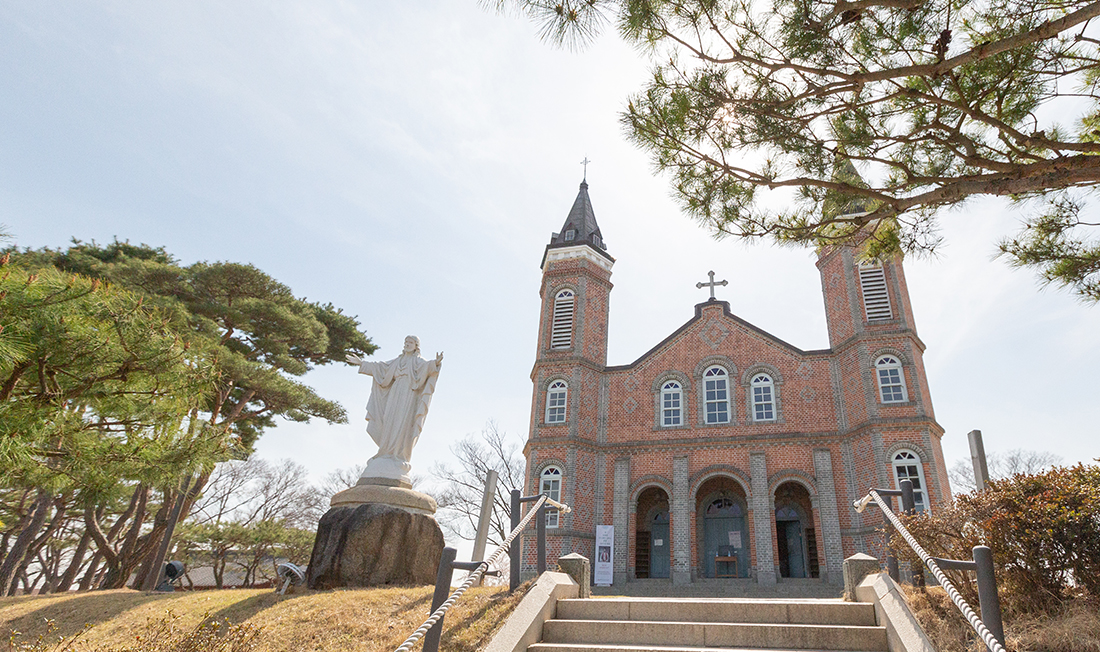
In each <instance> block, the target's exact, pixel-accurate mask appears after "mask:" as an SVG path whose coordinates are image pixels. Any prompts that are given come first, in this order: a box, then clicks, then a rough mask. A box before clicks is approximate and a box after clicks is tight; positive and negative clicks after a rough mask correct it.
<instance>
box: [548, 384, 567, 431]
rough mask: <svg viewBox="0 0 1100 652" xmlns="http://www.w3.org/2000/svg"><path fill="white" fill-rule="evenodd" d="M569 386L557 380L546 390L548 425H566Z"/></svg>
mask: <svg viewBox="0 0 1100 652" xmlns="http://www.w3.org/2000/svg"><path fill="white" fill-rule="evenodd" d="M568 394H569V385H567V384H565V381H564V380H555V381H554V382H552V383H550V386H549V387H547V388H546V423H565V398H566V396H567V395H568Z"/></svg>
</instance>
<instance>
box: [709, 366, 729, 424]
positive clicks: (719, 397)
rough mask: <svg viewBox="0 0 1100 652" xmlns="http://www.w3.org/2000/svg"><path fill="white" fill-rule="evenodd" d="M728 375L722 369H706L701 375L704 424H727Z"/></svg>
mask: <svg viewBox="0 0 1100 652" xmlns="http://www.w3.org/2000/svg"><path fill="white" fill-rule="evenodd" d="M729 386H730V383H729V373H728V372H727V371H726V369H725V368H724V367H720V366H718V365H715V366H713V367H708V368H707V370H706V371H705V372H704V373H703V401H704V405H705V408H704V409H705V412H704V414H703V421H704V422H706V423H729V421H730V391H729Z"/></svg>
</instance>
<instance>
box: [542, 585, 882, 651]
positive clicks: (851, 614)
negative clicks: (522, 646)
mask: <svg viewBox="0 0 1100 652" xmlns="http://www.w3.org/2000/svg"><path fill="white" fill-rule="evenodd" d="M748 649H753V650H759V649H768V650H783V651H793V650H801V651H808V650H813V651H823V650H849V651H859V652H886V650H887V647H886V628H885V627H880V626H878V625H877V624H876V623H875V612H874V606H873V605H871V604H862V603H853V602H841V601H840V600H746V599H683V598H680V599H661V598H594V599H588V600H560V601H558V604H557V612H556V614H555V617H554V618H553V619H552V620H548V621H546V623H545V624H544V625H543V630H542V642H541V643H535V644H533V645H531V646H530V647H529V648H528V652H735V651H737V652H739V651H741V650H748Z"/></svg>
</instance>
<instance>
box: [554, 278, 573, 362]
mask: <svg viewBox="0 0 1100 652" xmlns="http://www.w3.org/2000/svg"><path fill="white" fill-rule="evenodd" d="M572 345H573V291H572V290H562V291H561V292H558V295H557V296H556V297H554V325H553V326H552V327H551V329H550V348H551V349H568V348H569V347H570V346H572Z"/></svg>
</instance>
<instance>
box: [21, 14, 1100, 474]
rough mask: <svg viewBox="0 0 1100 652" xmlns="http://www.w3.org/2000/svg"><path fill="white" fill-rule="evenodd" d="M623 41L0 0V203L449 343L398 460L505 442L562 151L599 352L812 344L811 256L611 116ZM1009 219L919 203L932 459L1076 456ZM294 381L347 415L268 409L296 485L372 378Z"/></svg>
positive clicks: (1059, 336)
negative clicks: (926, 240) (704, 316)
mask: <svg viewBox="0 0 1100 652" xmlns="http://www.w3.org/2000/svg"><path fill="white" fill-rule="evenodd" d="M648 69H649V62H648V61H647V60H646V58H645V56H643V55H642V54H641V53H639V52H638V51H636V50H635V49H633V48H631V47H630V46H628V45H626V44H624V43H623V42H622V41H621V40H620V39H619V38H618V37H617V36H616V35H615V34H614V33H613V32H608V33H606V34H604V35H603V36H602V37H601V38H599V39H598V40H597V41H596V42H595V43H594V44H592V45H591V46H590V47H588V48H587V49H585V50H583V51H580V52H570V51H564V50H561V49H557V48H555V47H553V46H551V45H549V44H547V43H544V42H542V41H540V40H539V38H538V33H537V27H536V26H535V25H533V24H531V23H530V22H528V21H527V20H525V19H524V18H522V17H517V16H509V15H499V14H497V13H494V12H491V11H488V10H485V9H484V8H482V7H481V6H480V5H479V4H478V3H477V2H475V0H448V1H431V0H423V1H418V2H379V1H373V2H372V1H364V2H358V3H356V2H347V1H329V0H310V1H308V2H307V1H304V0H302V1H296V0H265V1H263V2H255V1H241V2H233V3H224V2H214V1H200V0H191V1H188V2H176V1H164V2H157V3H138V2H109V1H104V2H97V3H42V2H31V1H21V0H12V1H10V2H5V3H0V89H2V90H0V223H2V224H4V225H6V227H7V230H8V231H9V232H10V233H11V234H12V235H13V237H14V240H15V243H16V244H17V245H19V246H25V247H28V246H29V247H43V246H49V247H63V246H66V245H67V243H68V242H69V240H70V238H74V237H75V238H79V239H81V240H85V241H88V240H96V241H99V242H106V241H110V240H111V239H112V238H115V237H117V238H119V239H120V240H130V241H131V242H135V243H147V244H150V245H156V246H164V247H165V248H166V249H167V250H168V251H169V252H171V253H172V254H173V255H175V256H176V257H177V258H179V259H180V260H181V261H182V262H184V263H191V262H195V261H199V260H209V261H235V262H245V263H251V264H254V265H256V266H257V267H259V268H260V269H262V270H264V271H265V272H267V273H269V274H271V275H272V276H273V277H275V278H276V279H278V280H279V281H281V282H283V283H285V284H287V285H289V286H290V287H291V288H292V289H293V291H294V292H295V293H296V294H297V295H299V296H302V297H306V298H308V299H310V300H312V301H323V302H332V303H333V304H335V305H336V306H338V307H341V308H343V309H344V311H345V312H347V313H349V314H353V315H358V318H359V320H360V321H361V323H362V326H363V328H364V330H365V331H366V332H367V333H368V334H369V335H370V337H371V338H372V339H373V340H374V342H375V343H376V344H378V345H379V346H380V347H381V348H380V349H379V351H378V352H377V354H376V355H375V357H374V358H373V359H376V360H388V359H391V358H393V357H395V356H396V355H397V354H398V353H399V352H400V349H401V345H402V341H403V339H404V337H405V336H406V335H409V334H415V335H417V336H419V337H420V340H421V345H422V349H423V353H424V355H425V357H429V356H430V355H432V354H434V353H435V352H437V351H442V352H444V354H445V360H444V365H443V370H442V373H441V375H440V380H439V383H438V386H437V389H436V394H435V396H434V398H433V400H432V405H431V411H430V414H429V416H428V418H427V422H426V425H425V429H424V432H423V435H422V437H421V440H420V443H419V445H418V447H417V449H416V451H415V452H414V457H413V466H414V472H416V473H418V474H421V475H426V474H427V471H428V470H429V469H430V467H431V466H432V465H433V464H435V463H446V462H447V460H448V448H449V446H450V445H451V444H453V442H455V441H457V440H459V439H461V438H463V437H464V436H467V435H470V434H476V433H478V432H479V431H481V430H482V429H483V428H484V427H485V424H486V422H487V421H489V420H494V421H495V422H496V423H497V424H498V426H499V427H500V428H502V429H504V430H505V431H507V432H508V433H510V434H511V435H513V436H514V437H515V441H516V442H517V443H518V442H520V441H521V438H523V437H526V435H527V430H528V422H529V416H530V405H531V391H532V387H531V381H530V373H531V369H532V366H533V362H534V358H535V340H536V337H537V320H538V312H539V296H538V292H539V284H540V270H539V262H540V260H541V256H542V252H543V247H544V246H545V245H546V243H547V242H548V241H549V238H550V235H551V233H552V232H554V231H557V230H559V228H560V227H561V226H562V223H563V222H564V219H565V216H566V214H567V213H568V211H569V208H570V206H571V205H572V202H573V199H574V198H575V196H576V193H577V186H578V183H579V182H580V181H581V178H582V168H581V165H580V161H581V160H582V159H583V158H585V157H587V158H589V159H590V160H591V161H592V162H591V163H590V164H589V166H588V173H587V174H588V182H589V184H590V196H591V198H592V203H593V206H594V208H595V212H596V218H597V220H598V222H599V224H600V227H601V230H602V232H603V235H604V239H605V241H606V243H607V246H608V251H609V253H611V255H612V256H614V257H615V258H616V259H617V262H616V264H615V268H614V273H613V276H612V282H613V283H614V284H615V289H614V290H613V291H612V294H611V312H610V328H609V353H608V362H609V364H625V363H628V362H632V361H633V360H635V359H636V358H637V357H638V356H640V355H641V354H642V353H644V352H645V351H647V350H649V349H650V348H651V347H652V346H653V345H654V344H656V343H657V342H659V341H661V340H662V339H663V338H664V337H665V336H666V335H668V334H669V333H671V332H672V331H673V330H675V329H676V328H678V327H679V326H680V325H681V324H683V323H684V322H685V321H687V320H688V319H689V318H691V317H692V315H693V306H694V304H695V303H698V302H700V301H703V300H705V298H706V296H707V295H706V294H705V291H704V290H698V289H696V287H695V283H696V282H698V281H704V280H706V274H707V272H708V271H710V270H713V271H714V272H715V273H716V275H717V278H718V279H728V280H729V281H730V285H729V286H727V287H725V288H720V289H719V290H718V298H720V299H722V300H725V301H728V302H729V303H730V306H731V310H732V311H733V312H734V313H735V314H737V315H738V316H740V317H742V318H744V319H746V320H748V321H750V322H752V323H754V324H756V325H757V326H759V327H761V328H763V329H765V330H767V331H769V332H770V333H772V334H774V335H776V336H777V337H779V338H781V339H783V340H786V341H788V342H791V343H792V344H794V345H795V346H798V347H800V348H802V349H816V348H827V347H828V336H827V333H826V328H825V312H824V304H823V300H822V296H821V288H820V279H819V276H818V273H817V269H816V268H815V267H814V259H815V257H814V254H813V252H812V251H810V250H808V249H784V248H777V247H774V246H770V245H768V244H762V243H758V244H749V243H744V242H740V241H735V240H722V241H716V240H714V239H712V238H711V237H710V236H709V235H708V234H707V233H706V232H705V231H704V230H703V229H701V228H700V227H699V226H698V225H697V224H696V223H695V222H693V221H692V220H691V219H689V218H688V217H686V216H684V215H683V214H682V213H681V212H680V211H679V210H678V208H677V205H676V204H675V202H674V201H673V199H672V197H671V194H670V186H669V182H668V179H667V178H664V177H661V176H658V175H655V174H654V172H653V167H652V165H651V163H650V161H649V159H648V158H647V155H646V154H645V153H644V152H642V151H640V150H639V149H637V148H636V147H634V146H633V145H632V144H630V143H629V142H628V141H627V139H626V137H625V136H624V133H623V131H622V129H621V127H620V125H619V115H620V113H621V112H622V111H623V109H624V108H625V106H626V102H627V98H628V96H629V95H630V94H631V93H634V92H637V91H638V90H639V89H640V88H641V87H642V85H643V83H644V82H645V80H646V77H647V74H648ZM1021 217H1022V215H1021V213H1020V212H1019V209H1017V208H1016V207H1013V206H1011V205H1009V204H1008V203H1007V202H1005V201H1003V200H999V199H976V200H973V201H971V202H969V203H967V204H966V205H964V207H963V208H960V209H956V210H952V211H946V212H944V213H943V214H942V215H941V216H940V224H941V227H942V234H943V236H944V239H945V244H944V245H943V246H942V247H941V249H940V251H939V253H938V254H937V256H936V257H934V258H924V259H912V260H907V261H906V274H907V279H908V283H909V290H910V293H911V297H912V303H913V310H914V313H915V317H916V322H917V330H918V334H919V336H920V337H921V339H922V340H923V341H924V343H925V344H926V345H927V350H926V352H925V358H924V359H925V364H926V367H927V373H928V377H929V384H930V388H931V394H932V401H933V405H934V409H935V413H936V417H937V420H938V421H939V423H940V424H941V425H942V426H943V427H944V429H945V430H946V434H945V435H944V438H943V449H944V453H945V456H946V458H947V460H948V464H949V465H950V464H951V463H952V462H953V461H954V460H957V459H961V458H968V457H969V453H968V449H967V443H966V433H967V432H968V431H970V430H972V429H980V430H981V431H982V432H983V434H984V438H985V446H986V450H987V451H1006V450H1010V449H1017V448H1022V449H1027V450H1037V451H1049V452H1052V453H1054V454H1056V455H1058V456H1060V457H1061V458H1062V460H1063V461H1064V462H1066V463H1073V462H1078V461H1088V460H1091V459H1094V458H1096V457H1100V437H1098V426H1097V424H1098V423H1100V401H1098V400H1097V390H1098V386H1100V383H1098V380H1100V372H1098V369H1100V309H1098V308H1096V307H1091V306H1088V305H1086V304H1083V303H1081V302H1080V301H1078V300H1077V299H1076V298H1075V297H1074V296H1073V295H1072V294H1070V293H1069V292H1067V291H1065V290H1061V289H1058V288H1055V287H1046V288H1044V287H1042V286H1041V285H1040V283H1039V282H1038V281H1037V278H1036V277H1035V275H1034V274H1033V273H1032V272H1030V271H1027V270H1014V269H1011V268H1010V267H1009V266H1008V265H1007V264H1006V263H1005V262H1004V261H1002V260H997V259H995V258H994V254H995V244H996V242H997V240H998V239H999V238H1001V237H1004V236H1006V235H1009V234H1011V233H1012V232H1014V231H1015V230H1016V229H1017V228H1018V226H1019V222H1020V220H1021ZM305 381H306V382H307V383H309V384H310V385H312V386H313V387H315V388H316V389H317V390H318V391H319V392H320V393H321V394H322V395H323V396H326V397H328V398H332V399H335V400H337V401H339V402H340V403H342V404H343V405H344V406H345V408H347V410H348V414H349V423H347V424H332V425H330V424H326V423H324V422H314V423H310V424H291V423H286V424H281V425H279V426H278V427H276V428H274V429H272V430H270V431H269V432H267V433H266V434H265V435H264V436H263V438H262V439H261V440H260V441H259V443H258V445H257V454H259V455H260V456H262V457H264V458H267V459H271V460H278V459H283V458H292V459H295V460H297V461H298V462H299V463H301V464H303V465H304V466H306V468H307V469H309V471H310V474H311V477H313V478H314V479H315V480H318V481H319V480H321V479H322V478H323V477H324V476H325V475H326V474H327V473H329V472H331V471H333V470H334V469H338V468H345V467H348V466H351V465H353V464H357V463H363V462H365V461H366V460H367V459H368V458H369V457H370V456H371V455H373V454H374V452H375V447H374V445H373V443H372V442H371V441H370V439H369V437H368V435H367V434H366V432H365V431H364V425H365V424H364V421H363V416H364V412H365V407H364V406H365V404H366V400H367V396H368V393H369V389H370V379H369V378H367V377H366V376H358V375H357V374H356V373H355V369H354V368H353V367H350V366H344V365H337V366H329V367H324V368H320V369H317V370H315V371H313V372H310V373H309V374H308V375H307V376H306V377H305Z"/></svg>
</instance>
